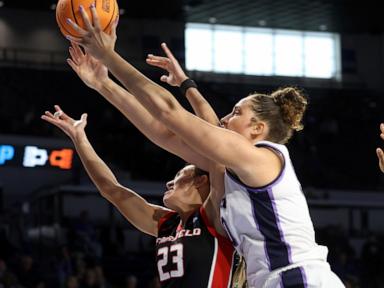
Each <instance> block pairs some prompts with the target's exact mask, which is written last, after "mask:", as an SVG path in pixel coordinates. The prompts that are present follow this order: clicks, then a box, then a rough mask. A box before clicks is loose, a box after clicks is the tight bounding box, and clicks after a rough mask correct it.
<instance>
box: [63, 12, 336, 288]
mask: <svg viewBox="0 0 384 288" xmlns="http://www.w3.org/2000/svg"><path fill="white" fill-rule="evenodd" d="M93 13H96V12H95V11H93ZM93 16H94V17H93V18H94V19H97V14H94V15H93ZM83 20H84V21H85V22H86V27H87V30H83V29H81V28H80V27H78V26H77V25H75V24H74V23H73V28H74V29H76V31H77V32H79V34H80V35H81V37H79V38H74V37H69V39H70V40H72V41H73V42H76V43H78V44H80V45H82V46H83V47H84V48H85V49H86V51H87V52H88V53H90V54H91V55H93V56H94V57H96V58H97V59H99V60H100V61H101V62H102V63H103V64H105V65H106V66H107V67H108V68H109V70H110V71H111V73H112V74H114V75H115V76H116V77H117V78H118V79H119V80H120V81H121V82H122V84H123V85H124V86H125V87H126V88H127V89H128V90H129V91H132V92H133V93H134V95H135V97H137V99H138V100H139V101H140V102H141V104H142V105H143V106H145V108H146V109H147V110H148V111H149V112H150V113H151V114H152V115H153V116H154V117H156V119H157V120H159V121H161V122H162V123H163V124H165V125H166V126H167V127H168V129H170V130H171V131H172V132H173V133H175V134H176V135H178V136H179V137H180V138H181V139H182V140H183V141H185V142H186V143H188V145H189V146H190V147H191V148H192V149H194V150H195V151H197V152H198V153H200V154H201V155H202V156H204V157H206V158H207V159H210V160H211V161H212V162H214V163H218V164H219V165H223V166H225V167H226V169H227V173H226V176H225V179H226V189H225V194H226V195H225V198H224V201H223V203H222V207H223V209H226V212H227V213H224V211H223V215H222V216H223V219H224V221H223V223H224V225H225V223H231V224H228V225H227V226H228V228H230V229H233V231H232V230H228V232H229V233H233V235H232V238H233V240H234V241H236V240H237V241H238V243H236V242H235V243H234V244H235V246H236V248H237V249H238V251H239V252H240V253H241V254H242V255H243V256H244V258H245V261H246V263H247V269H248V271H249V272H247V277H248V284H249V286H250V287H257V288H259V287H324V288H325V287H327V288H328V287H332V288H337V287H343V284H342V283H341V281H340V280H339V279H338V278H337V277H336V276H335V275H334V274H333V273H332V272H331V270H330V269H329V266H328V264H327V262H326V259H325V258H326V252H321V251H322V250H324V249H321V248H320V247H318V245H317V244H316V243H315V241H314V236H313V234H314V233H313V227H312V224H311V220H310V217H309V215H308V208H307V204H306V202H305V198H304V197H303V195H302V194H301V196H300V193H299V192H301V190H300V184H299V183H298V181H297V180H296V176H294V175H295V174H294V173H293V168H288V167H289V166H291V164H290V160H289V157H288V152H287V151H285V152H284V150H285V148H284V149H283V148H282V147H284V146H276V147H272V146H273V144H271V145H269V146H268V142H267V143H266V142H261V141H269V142H271V143H277V144H285V143H286V142H287V141H288V140H289V138H290V137H291V136H292V133H293V131H294V130H300V129H301V128H302V125H301V119H302V116H303V113H304V111H305V109H306V105H307V101H306V99H305V97H303V95H302V93H301V92H300V91H299V90H297V89H295V88H284V89H279V90H277V91H275V92H274V93H272V94H271V95H265V94H252V95H250V96H248V97H245V98H243V99H242V100H240V101H239V102H238V103H237V104H236V105H235V107H234V109H233V111H232V113H231V114H229V115H228V116H226V117H225V118H224V119H223V126H224V127H217V126H215V125H212V124H210V123H208V122H206V121H204V120H202V119H200V118H198V117H196V116H195V115H193V114H191V113H189V112H188V111H187V110H185V109H184V108H183V107H182V106H181V105H180V104H179V103H178V101H177V100H176V99H175V98H174V97H173V95H172V94H171V93H169V92H168V91H167V90H165V89H164V88H162V87H160V86H157V85H152V84H151V81H150V80H149V79H147V78H146V77H145V76H143V75H142V74H141V73H140V72H139V71H138V70H136V69H135V68H134V67H133V66H132V65H130V64H129V63H128V62H127V61H125V60H124V59H123V58H121V57H120V55H118V54H117V53H116V51H114V39H113V37H111V36H109V35H107V34H105V33H104V32H102V31H101V30H100V29H99V26H98V25H97V21H96V23H94V25H92V23H90V21H89V20H88V18H87V17H86V16H83ZM186 83H188V82H186ZM187 87H188V86H187ZM187 87H186V88H187ZM223 128H225V129H223ZM260 144H264V145H260ZM265 145H267V146H265ZM277 147H279V148H277ZM229 173H231V174H232V176H233V177H232V178H231V179H229V178H230V177H231V176H229V175H230V174H229ZM236 178H238V179H239V183H237V184H239V185H238V186H236V185H235V183H236V180H235V179H236ZM295 182H296V183H295ZM293 183H295V185H296V186H294V185H293ZM291 186H293V187H291ZM245 188H247V189H245ZM265 189H266V190H265ZM237 190H239V191H237ZM284 191H286V192H284ZM235 193H236V196H237V195H238V197H233V195H234V194H235ZM275 194H276V195H275ZM230 195H232V197H229V196H230ZM238 198H239V200H238ZM235 200H236V201H238V202H234V201H235ZM240 200H241V201H240ZM238 205H243V206H241V207H237V206H238ZM283 206H287V207H283ZM226 207H227V208H226ZM228 207H229V208H228ZM282 207H283V208H282ZM286 209H287V210H288V209H291V212H290V213H287V211H286ZM295 213H297V215H295ZM236 218H240V219H243V220H244V223H243V222H242V223H241V224H238V223H232V221H236V220H235V219H236ZM251 219H252V220H253V222H254V223H251V222H252V221H251ZM244 225H245V226H246V227H248V228H249V230H247V228H245V227H244ZM293 227H294V228H293ZM294 229H296V230H297V231H295V233H293V231H292V230H294ZM245 239H247V240H245ZM250 239H251V240H250ZM284 247H285V248H284ZM283 250H284V251H285V252H284V253H281V252H282V251H283ZM263 251H264V252H263ZM262 253H264V254H262ZM260 255H264V256H265V257H266V258H265V259H264V260H262V259H261V258H262V256H260ZM259 275H260V276H259ZM258 277H260V279H258Z"/></svg>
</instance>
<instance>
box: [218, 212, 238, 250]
mask: <svg viewBox="0 0 384 288" xmlns="http://www.w3.org/2000/svg"><path fill="white" fill-rule="evenodd" d="M220 220H221V224H222V225H223V228H224V230H225V232H227V235H228V238H229V240H231V242H232V244H233V246H234V247H237V246H238V245H239V243H237V241H236V239H235V238H234V237H233V236H232V233H231V231H230V230H229V228H228V225H227V222H226V221H225V219H224V218H223V217H220Z"/></svg>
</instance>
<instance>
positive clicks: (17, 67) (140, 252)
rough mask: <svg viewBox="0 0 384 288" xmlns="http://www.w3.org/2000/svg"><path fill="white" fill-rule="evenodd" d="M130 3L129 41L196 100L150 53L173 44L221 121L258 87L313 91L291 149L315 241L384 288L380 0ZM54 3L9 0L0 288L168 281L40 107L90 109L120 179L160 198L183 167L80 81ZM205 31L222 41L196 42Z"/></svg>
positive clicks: (150, 241) (123, 34)
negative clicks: (162, 278) (161, 277)
mask: <svg viewBox="0 0 384 288" xmlns="http://www.w3.org/2000/svg"><path fill="white" fill-rule="evenodd" d="M118 3H119V6H120V22H119V26H118V40H117V51H118V52H119V53H120V54H121V55H122V56H123V57H125V58H126V59H127V60H129V61H130V62H131V63H132V64H134V65H135V66H136V67H137V68H139V69H140V70H141V71H143V73H144V74H145V75H146V76H148V77H149V78H150V79H152V80H153V81H156V82H157V83H159V84H160V85H163V86H164V87H165V88H167V89H169V90H170V91H171V92H172V93H173V94H174V95H175V96H176V97H177V98H178V99H179V100H180V101H181V102H182V103H183V105H184V106H185V107H187V109H189V110H190V109H191V108H190V106H189V105H188V103H187V102H186V100H185V99H183V97H182V96H181V94H180V92H179V90H178V89H177V88H174V87H169V86H167V85H166V84H164V83H161V82H160V80H159V79H160V76H161V75H162V71H161V70H160V69H156V68H154V67H150V66H149V65H147V64H146V63H145V58H146V56H147V54H149V53H152V54H157V55H158V54H161V53H162V50H161V48H160V44H161V43H162V42H166V43H167V44H168V46H169V47H170V48H171V49H172V51H173V52H174V54H175V56H176V57H177V59H178V60H179V61H180V63H182V64H183V67H186V69H187V70H186V71H187V74H188V75H189V76H190V77H191V78H193V79H194V80H195V81H196V82H197V83H198V85H199V89H200V91H201V92H202V94H203V95H204V96H205V97H206V98H207V99H208V101H209V102H210V103H211V104H212V106H213V107H214V108H215V110H216V112H217V113H218V115H219V117H222V116H224V115H226V114H227V113H228V112H229V111H231V109H232V106H233V105H234V104H235V103H236V102H237V101H238V100H239V99H241V98H242V97H244V96H246V95H247V94H249V93H250V92H253V91H257V92H268V93H269V92H271V91H273V90H274V89H276V88H278V87H284V86H287V85H294V86H298V87H300V88H302V89H303V90H304V91H305V93H306V94H307V95H308V97H309V103H310V104H309V106H308V110H307V112H306V114H305V119H304V125H305V128H304V130H303V131H301V132H299V133H296V134H295V136H294V137H293V138H292V140H291V141H290V142H289V144H288V147H289V149H290V153H291V157H292V161H293V163H294V165H295V168H296V172H297V174H298V177H299V179H300V181H301V183H302V186H303V191H304V193H305V195H306V198H307V201H308V204H309V208H310V213H311V216H312V220H313V222H314V225H315V229H316V239H317V241H318V243H320V244H324V245H327V246H328V249H329V255H328V261H329V263H330V264H331V267H332V270H333V271H334V272H335V273H336V274H337V275H338V276H339V277H340V278H341V279H342V280H343V282H344V283H345V285H346V287H354V288H356V287H362V288H379V287H384V241H383V240H384V221H383V219H384V191H383V189H384V174H383V173H381V171H380V169H379V166H378V159H377V156H376V152H375V149H376V148H377V147H380V146H381V147H384V141H383V140H382V139H381V138H380V130H379V125H380V123H381V122H384V85H383V84H384V19H383V16H382V11H383V10H382V8H380V7H381V5H380V3H379V1H371V0H368V1H355V0H291V1H285V0H274V1H267V0H237V1H234V0H232V1H229V0H209V1H208V0H179V1H175V0H167V1H165V0H158V1H138V0H118ZM55 8H56V1H53V0H36V1H31V0H25V1H22V0H0V287H4V288H10V287H26V288H43V287H68V288H75V287H80V288H83V287H100V288H102V287H103V288H106V287H127V288H128V287H143V288H145V287H160V286H159V282H158V280H157V277H156V265H155V261H154V257H155V255H154V242H155V238H152V237H149V236H146V235H145V234H143V233H141V232H139V231H138V230H136V229H135V228H134V227H133V226H131V225H130V224H129V223H128V222H127V221H126V220H125V219H124V218H123V217H122V216H121V215H120V213H119V212H118V211H117V209H115V208H114V207H113V206H112V205H111V204H109V202H107V201H106V200H105V199H104V198H103V197H101V196H100V194H99V193H98V191H97V190H96V188H95V186H93V184H92V183H91V182H90V179H89V178H88V176H87V175H86V173H85V171H84V170H83V168H82V166H81V163H80V161H79V159H78V157H77V156H76V152H75V150H74V147H73V145H72V143H71V141H70V140H69V138H67V137H66V135H65V134H64V133H62V132H61V131H60V130H59V129H57V128H56V127H53V126H52V125H49V124H48V123H46V122H44V121H42V120H41V119H40V116H41V115H42V114H43V113H44V111H46V110H51V111H52V109H53V105H55V104H59V105H61V107H62V108H63V109H64V110H65V111H66V112H67V113H68V114H69V115H73V116H74V117H76V118H78V117H80V115H81V113H83V112H87V113H88V114H89V118H88V126H87V132H88V135H89V138H90V140H91V142H92V143H93V144H94V146H95V149H96V151H97V152H98V154H99V155H100V156H101V158H102V159H103V160H104V161H105V162H106V163H107V164H108V165H109V166H110V167H111V169H112V170H113V172H114V173H115V174H116V176H117V178H118V179H119V181H120V183H122V184H123V185H124V186H126V187H129V188H131V189H133V190H135V191H137V192H138V193H139V194H140V195H142V196H143V197H144V198H146V199H147V200H148V201H150V202H153V203H157V204H162V195H163V192H164V191H165V190H166V188H165V183H166V182H167V181H169V180H171V179H173V177H174V175H175V173H176V172H177V171H178V170H179V169H180V168H181V167H183V166H184V165H185V163H184V162H183V161H182V160H180V159H178V158H177V157H175V156H173V155H171V154H169V153H167V152H165V151H163V150H161V149H160V148H158V147H157V146H156V145H154V144H152V143H151V142H150V141H149V140H147V139H146V138H145V137H144V136H143V135H142V134H141V133H140V132H139V131H138V130H137V129H136V128H135V127H134V126H133V125H132V124H131V123H130V122H129V121H128V120H126V119H125V118H124V116H123V115H122V114H121V113H120V112H119V111H118V110H117V109H115V108H114V107H113V106H112V105H110V104H109V103H108V102H107V101H105V100H104V99H103V98H102V97H101V96H99V95H98V94H97V93H96V92H94V91H93V90H91V89H89V88H87V87H86V86H85V85H84V84H83V83H82V82H81V81H80V80H79V78H78V77H77V76H76V74H75V73H74V72H73V71H72V70H71V69H70V67H69V66H68V65H67V64H66V59H67V57H68V45H69V43H68V41H67V40H66V39H65V38H64V37H63V36H62V35H61V34H60V31H59V29H58V26H57V24H56V20H55ZM196 31H200V32H201V33H203V34H204V33H206V34H204V35H211V36H208V38H204V37H205V36H204V37H203V36H201V38H199V37H197V38H196V33H197V32H196ZM207 33H208V34H207ZM215 33H217V34H215ZM220 33H221V34H220ZM203 34H202V35H203ZM215 35H216V36H215ZM249 35H253V36H252V37H255V38H254V39H264V40H258V41H261V43H264V44H265V43H269V44H268V45H270V46H268V45H264V44H263V45H261V46H262V48H260V49H261V50H260V51H259V50H257V49H258V48H257V47H256V46H255V47H253V46H252V44H249V43H248V42H247V40H244V39H248V38H247V37H248V36H249ZM260 35H261V36H260ZM193 37H195V38H193ZM220 37H221V38H220ZM231 37H234V38H233V39H232V38H231ZM249 37H251V36H249ZM257 37H259V38H257ZM263 37H264V38H263ZM207 39H208V40H209V41H211V42H212V43H211V42H209V41H206V40H207ZM238 39H240V40H239V41H238ZM268 39H269V40H268ZM271 39H272V40H271ZM319 39H320V40H319ZM324 39H325V40H324ZM322 40H324V41H325V42H324V43H325V44H324V43H323V42H321V41H322ZM220 41H221V42H220ZM255 41H256V40H255ZM268 41H269V42H268ZM300 41H301V42H300ZM311 41H313V42H311ZM316 41H319V42H316ZM208 42H209V43H208ZM239 43H240V44H241V45H242V46H241V45H240V44H239ZM246 43H248V44H249V45H250V46H249V47H248V46H247V45H248V44H246ZM256 43H258V42H257V41H256ZM297 43H309V44H308V45H300V44H297ZM310 43H312V44H310ZM321 43H323V44H324V45H325V46H324V47H326V48H322V47H323V46H321V45H323V44H321ZM327 45H328V46H327ZM240 46H241V47H240ZM252 47H253V48H252ZM263 47H264V48H263ZM268 47H269V48H270V49H269V48H268ZM327 47H328V48H329V47H331V48H329V49H328V48H327ZM252 49H254V50H252ZM298 49H299V50H300V51H299V50H298ZM327 49H328V50H327ZM194 51H195V53H194ZM196 51H197V54H196ZM298 51H299V52H298ZM236 52H239V53H237V54H236ZM248 52H251V53H248ZM263 53H264V54H263ZM252 55H253V56H254V57H253V56H252ZM255 55H256V56H255ZM257 55H259V56H257ZM260 55H261V56H260ZM324 55H325V56H324ZM327 55H328V56H327ZM196 57H197V58H196ZM252 57H253V58H252ZM202 59H203V60H202ZM238 59H239V60H238ZM252 59H253V61H255V63H256V64H257V63H260V62H261V61H263V65H261V66H262V67H261V68H260V69H259V68H257V69H256V68H254V67H256V66H257V65H255V66H254V67H252V63H251V62H252V61H251V60H252ZM236 61H240V62H241V63H240V64H239V63H238V62H236ZM264 62H265V63H264ZM297 63H299V64H297ZM199 65H200V66H199ZM250 65H251V66H250ZM191 129H193V127H191ZM203 141H204V140H203ZM329 288H332V287H329Z"/></svg>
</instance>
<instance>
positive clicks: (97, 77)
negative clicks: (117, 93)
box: [67, 43, 109, 90]
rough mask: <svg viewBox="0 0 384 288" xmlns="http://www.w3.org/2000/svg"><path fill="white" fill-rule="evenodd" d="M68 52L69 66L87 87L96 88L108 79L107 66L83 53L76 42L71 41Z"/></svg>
mask: <svg viewBox="0 0 384 288" xmlns="http://www.w3.org/2000/svg"><path fill="white" fill-rule="evenodd" d="M69 54H70V55H71V57H70V58H69V59H67V62H68V64H69V66H71V68H72V69H73V71H75V72H76V74H77V75H78V76H79V77H80V79H81V80H82V81H83V82H84V83H85V84H86V85H87V86H88V87H90V88H92V89H95V90H98V89H100V88H101V86H102V83H103V81H106V80H108V79H109V78H108V69H107V67H106V66H105V65H103V64H102V63H101V62H100V61H99V60H97V59H95V58H94V57H92V56H91V55H89V54H87V53H84V52H83V51H82V50H81V48H80V47H79V45H77V44H76V43H71V47H69Z"/></svg>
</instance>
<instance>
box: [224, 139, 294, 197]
mask: <svg viewBox="0 0 384 288" xmlns="http://www.w3.org/2000/svg"><path fill="white" fill-rule="evenodd" d="M256 146H257V147H268V148H271V149H273V150H274V151H275V152H276V153H277V154H279V155H280V156H281V157H282V158H283V160H284V161H283V167H282V168H281V171H280V173H279V175H277V177H276V178H275V179H274V180H273V181H272V182H271V183H269V184H267V185H264V186H260V187H251V186H248V185H246V184H244V183H243V182H242V181H241V180H240V179H239V177H238V176H237V175H236V174H234V173H232V172H231V171H229V170H228V169H225V170H226V174H227V175H228V176H229V178H231V179H232V180H233V181H234V182H236V183H237V184H239V185H241V186H243V187H245V188H247V190H249V191H252V192H256V193H257V192H264V191H265V190H266V189H270V188H272V187H273V186H274V185H276V184H278V183H279V182H280V181H281V180H282V179H283V177H284V174H285V167H286V162H287V159H285V157H284V154H283V152H281V151H280V150H279V149H277V148H275V147H273V146H271V145H268V144H264V143H261V144H256Z"/></svg>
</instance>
